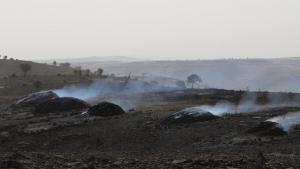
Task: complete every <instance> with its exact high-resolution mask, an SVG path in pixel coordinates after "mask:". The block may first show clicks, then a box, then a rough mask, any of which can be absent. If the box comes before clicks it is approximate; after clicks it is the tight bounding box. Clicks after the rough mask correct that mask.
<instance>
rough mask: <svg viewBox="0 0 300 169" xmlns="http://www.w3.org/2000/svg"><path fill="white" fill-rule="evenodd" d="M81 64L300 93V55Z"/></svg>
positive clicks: (215, 84)
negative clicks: (269, 57)
mask: <svg viewBox="0 0 300 169" xmlns="http://www.w3.org/2000/svg"><path fill="white" fill-rule="evenodd" d="M77 65H81V66H82V67H84V68H89V69H92V70H93V69H96V68H99V67H101V68H103V69H104V71H105V73H108V74H110V73H114V74H129V73H133V74H146V75H149V76H166V77H172V78H178V79H182V80H185V79H186V77H187V76H188V75H190V74H192V73H197V74H199V75H200V76H201V77H202V79H203V81H204V84H205V85H208V86H210V87H217V88H225V89H250V90H271V91H297V92H300V85H299V84H300V67H299V65H300V58H278V59H220V60H190V61H183V60H177V61H135V62H121V61H111V62H108V61H99V62H93V63H87V62H77Z"/></svg>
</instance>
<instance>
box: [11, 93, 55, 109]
mask: <svg viewBox="0 0 300 169" xmlns="http://www.w3.org/2000/svg"><path fill="white" fill-rule="evenodd" d="M56 98H59V96H58V95H57V94H55V93H54V92H52V91H42V92H36V93H31V94H29V95H27V96H24V97H22V98H20V99H18V100H17V101H16V103H15V106H16V107H28V106H36V105H38V104H40V103H42V102H45V101H47V100H51V99H56Z"/></svg>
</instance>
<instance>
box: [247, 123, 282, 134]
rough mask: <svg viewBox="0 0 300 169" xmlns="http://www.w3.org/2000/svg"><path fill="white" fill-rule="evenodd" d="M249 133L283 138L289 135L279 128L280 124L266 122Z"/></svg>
mask: <svg viewBox="0 0 300 169" xmlns="http://www.w3.org/2000/svg"><path fill="white" fill-rule="evenodd" d="M247 133H250V134H254V135H257V136H283V135H286V134H287V133H286V132H285V131H284V130H283V129H282V128H281V127H279V125H278V123H276V122H271V121H264V122H261V123H260V124H258V125H257V126H255V127H253V128H252V129H250V130H248V131H247Z"/></svg>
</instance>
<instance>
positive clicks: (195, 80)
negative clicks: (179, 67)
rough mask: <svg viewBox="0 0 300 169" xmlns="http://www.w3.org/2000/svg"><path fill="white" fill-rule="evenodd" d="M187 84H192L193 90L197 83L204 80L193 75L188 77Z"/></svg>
mask: <svg viewBox="0 0 300 169" xmlns="http://www.w3.org/2000/svg"><path fill="white" fill-rule="evenodd" d="M187 82H188V83H191V84H192V88H194V84H195V83H201V82H202V79H201V78H200V76H198V75H197V74H192V75H190V76H188V77H187Z"/></svg>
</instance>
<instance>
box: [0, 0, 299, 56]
mask: <svg viewBox="0 0 300 169" xmlns="http://www.w3.org/2000/svg"><path fill="white" fill-rule="evenodd" d="M299 18H300V1H299V0H26V1H24V0H1V1H0V54H2V55H8V56H9V57H13V58H18V59H51V58H78V57H89V56H129V57H135V58H141V59H184V60H187V59H216V58H261V57H264V58H276V57H298V56H300V47H299V45H300V22H299Z"/></svg>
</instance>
